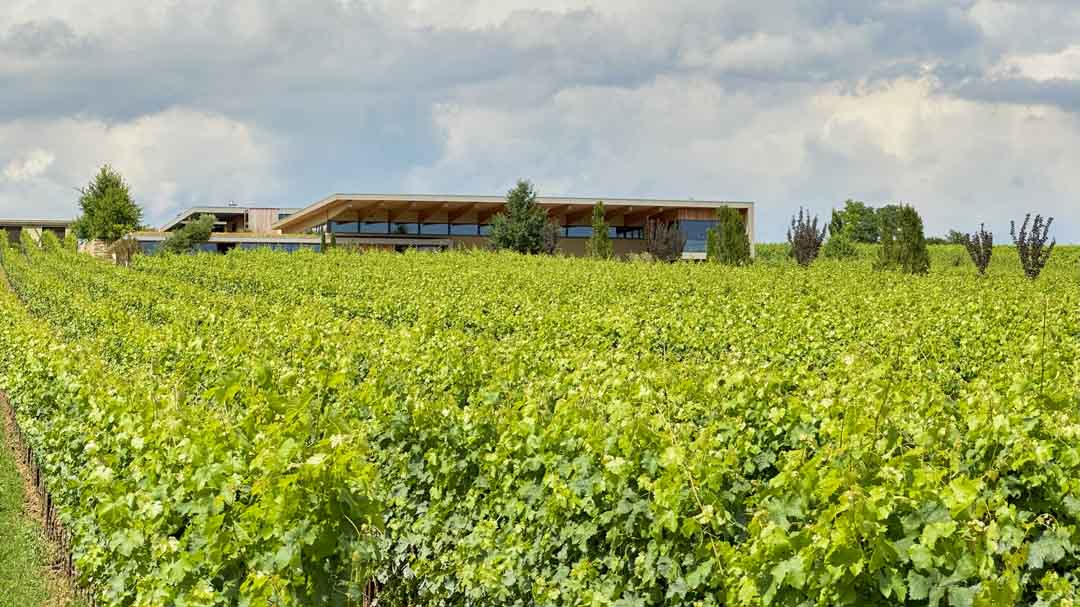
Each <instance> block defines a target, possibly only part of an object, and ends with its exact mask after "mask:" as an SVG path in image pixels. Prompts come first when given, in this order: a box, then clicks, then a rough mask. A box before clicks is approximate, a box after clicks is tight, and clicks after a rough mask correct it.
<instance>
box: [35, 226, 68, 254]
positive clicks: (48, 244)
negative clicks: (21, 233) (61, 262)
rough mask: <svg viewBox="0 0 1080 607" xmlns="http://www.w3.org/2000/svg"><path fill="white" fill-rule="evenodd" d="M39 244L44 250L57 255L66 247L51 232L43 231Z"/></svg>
mask: <svg viewBox="0 0 1080 607" xmlns="http://www.w3.org/2000/svg"><path fill="white" fill-rule="evenodd" d="M38 243H39V244H40V245H41V248H42V249H44V250H46V251H48V252H50V253H55V252H57V251H60V250H61V249H63V248H64V245H63V244H62V243H61V242H60V238H59V237H57V236H56V234H54V233H52V232H50V231H49V230H42V231H41V236H40V237H38Z"/></svg>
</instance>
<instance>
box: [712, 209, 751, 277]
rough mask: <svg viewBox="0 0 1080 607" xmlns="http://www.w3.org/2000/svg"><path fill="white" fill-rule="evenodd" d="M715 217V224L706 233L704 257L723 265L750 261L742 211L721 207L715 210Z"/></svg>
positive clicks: (737, 264) (748, 243) (738, 264)
mask: <svg viewBox="0 0 1080 607" xmlns="http://www.w3.org/2000/svg"><path fill="white" fill-rule="evenodd" d="M716 218H717V222H716V225H715V226H713V227H712V228H709V231H708V233H707V245H706V257H707V258H708V259H710V260H712V261H715V262H718V263H722V264H724V265H732V266H742V265H746V264H748V263H750V237H749V235H747V233H746V220H745V219H743V216H742V213H740V212H739V211H738V210H737V209H734V208H732V207H721V208H719V209H717V210H716Z"/></svg>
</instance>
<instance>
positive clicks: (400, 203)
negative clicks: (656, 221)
mask: <svg viewBox="0 0 1080 607" xmlns="http://www.w3.org/2000/svg"><path fill="white" fill-rule="evenodd" d="M597 201H603V203H604V207H605V208H607V209H608V210H609V211H610V210H615V209H619V208H626V207H629V209H627V210H628V211H633V210H635V209H659V210H669V209H716V208H720V207H735V208H746V209H749V208H752V207H753V206H754V203H752V202H744V201H712V200H667V199H646V198H604V197H596V198H584V197H560V196H538V197H537V198H536V202H537V204H538V205H539V206H541V207H543V208H545V209H548V210H549V211H551V210H556V209H557V210H559V211H561V212H566V213H574V214H577V213H585V212H587V211H589V210H591V209H592V207H593V205H594V204H596V202H597ZM505 203H506V199H505V198H504V197H502V196H454V195H436V194H333V195H331V196H328V197H326V198H324V199H322V200H320V201H318V202H316V203H314V204H312V205H310V206H308V207H305V208H303V209H301V210H299V211H297V212H295V213H293V214H292V215H290V216H288V217H286V218H284V219H282V220H281V221H278V222H277V223H275V224H273V226H272V227H273V228H274V229H275V230H280V231H281V232H285V233H289V232H292V233H297V232H304V231H307V230H310V229H311V228H313V227H315V226H318V225H321V224H324V223H326V222H328V221H330V220H332V219H334V218H336V217H338V216H340V215H342V214H343V213H347V212H348V211H350V210H357V211H374V210H377V211H389V212H394V211H399V212H406V211H407V212H416V213H425V212H435V211H436V210H438V211H441V212H445V213H446V214H447V217H448V222H449V223H454V222H455V221H454V214H455V211H460V210H468V211H470V212H471V211H476V212H478V213H480V214H484V215H488V216H490V215H493V214H494V213H497V212H499V211H500V210H502V208H503V206H504V205H505ZM458 217H459V218H460V215H459V216H458Z"/></svg>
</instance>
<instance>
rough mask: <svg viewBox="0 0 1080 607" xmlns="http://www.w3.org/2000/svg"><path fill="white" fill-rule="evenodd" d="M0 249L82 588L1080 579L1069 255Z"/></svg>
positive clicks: (226, 599)
mask: <svg viewBox="0 0 1080 607" xmlns="http://www.w3.org/2000/svg"><path fill="white" fill-rule="evenodd" d="M14 244H17V243H12V245H14ZM0 245H3V246H0V251H2V253H0V254H2V265H3V269H4V273H5V274H6V278H7V280H8V282H9V283H10V289H8V288H6V287H5V288H3V289H0V389H2V390H3V391H4V392H6V393H7V394H8V395H9V397H10V400H11V402H12V403H13V406H14V407H15V410H16V412H17V416H18V420H19V423H20V425H21V427H22V428H23V431H24V432H25V434H26V437H27V440H28V441H30V443H31V444H32V445H33V447H34V449H35V451H36V452H37V453H38V454H40V457H41V458H42V460H43V461H42V462H41V463H42V466H43V468H44V470H45V477H46V478H47V479H48V484H49V489H50V491H51V493H52V495H53V496H54V499H55V500H56V502H57V504H58V509H59V513H60V518H61V519H62V521H63V523H64V525H65V526H66V528H67V529H69V530H70V532H71V535H72V537H73V544H74V563H75V566H76V569H77V570H78V575H79V579H80V583H81V584H82V585H84V586H86V587H89V588H92V589H93V591H94V592H95V594H96V596H97V599H98V602H99V604H104V605H124V606H128V605H132V606H147V607H149V606H159V605H177V606H181V607H191V606H216V605H251V606H259V605H277V606H287V605H341V606H346V605H358V606H359V605H365V604H368V605H370V604H377V605H389V606H404V605H439V606H466V605H475V606H483V605H520V606H527V605H545V606H563V605H566V606H570V605H575V606H578V605H582V606H584V605H589V606H606V605H610V606H613V607H631V606H645V605H702V606H707V605H739V606H751V605H783V606H804V605H805V606H810V605H896V604H911V605H954V606H968V605H1031V604H1037V605H1046V606H1050V605H1061V606H1064V605H1073V604H1076V601H1078V600H1080V263H1078V262H1080V249H1077V248H1068V247H1062V248H1059V249H1058V250H1056V251H1055V253H1054V258H1053V259H1052V260H1051V262H1050V264H1049V266H1048V267H1047V268H1046V270H1045V271H1044V272H1043V274H1042V276H1041V277H1040V278H1039V279H1038V280H1035V281H1032V280H1028V279H1027V278H1026V277H1025V276H1024V274H1023V271H1022V270H1021V269H1020V264H1019V262H1018V261H1017V259H1016V253H1015V251H1013V250H1012V249H1010V248H1001V249H999V250H998V251H997V252H996V253H995V255H994V258H993V263H992V265H991V266H990V269H989V272H988V275H987V276H986V277H982V278H980V277H977V276H976V275H975V271H974V269H973V268H972V267H971V264H970V262H968V261H966V258H965V257H964V255H965V254H964V252H963V250H962V248H960V247H935V250H934V251H933V260H932V262H933V264H932V271H931V273H930V274H929V275H928V276H910V275H904V274H900V273H893V272H878V271H874V270H872V269H871V260H870V259H869V256H867V255H863V256H861V257H860V258H858V259H855V260H852V261H843V262H841V261H830V260H821V261H818V262H817V263H815V264H814V265H813V266H811V267H810V268H808V269H802V268H799V267H797V266H796V265H795V264H794V263H793V262H791V261H789V260H787V259H786V258H785V257H784V256H783V254H781V253H778V252H776V251H772V250H770V249H769V248H768V247H763V248H762V249H761V250H760V251H759V253H761V258H762V260H761V261H760V262H759V263H757V264H755V265H753V266H750V267H745V268H724V267H721V266H718V265H716V264H704V263H702V264H689V263H679V264H655V263H643V262H642V263H639V262H620V261H595V260H586V259H571V258H558V257H530V256H519V255H512V254H493V253H486V252H462V253H445V254H423V253H406V254H388V253H365V254H356V253H347V252H341V251H330V252H329V253H327V254H316V253H309V252H300V253H295V254H285V253H275V252H270V251H244V252H234V253H230V254H228V255H222V256H214V255H197V256H179V255H174V256H153V257H140V258H137V259H136V262H135V263H134V264H133V265H132V266H131V267H116V266H111V265H106V264H103V263H101V262H98V261H96V260H93V259H91V258H89V257H87V256H80V255H77V254H75V253H72V252H69V251H67V250H65V249H64V247H63V246H61V244H60V243H59V242H58V241H56V240H55V239H52V238H45V239H44V243H43V247H38V246H36V245H33V244H32V243H23V246H22V247H21V248H16V247H14V246H10V245H8V244H7V243H2V242H0Z"/></svg>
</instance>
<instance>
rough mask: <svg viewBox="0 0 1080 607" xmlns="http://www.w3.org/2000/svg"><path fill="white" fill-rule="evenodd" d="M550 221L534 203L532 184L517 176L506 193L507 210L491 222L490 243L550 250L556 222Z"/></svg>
mask: <svg viewBox="0 0 1080 607" xmlns="http://www.w3.org/2000/svg"><path fill="white" fill-rule="evenodd" d="M552 225H553V224H551V222H550V221H549V220H548V215H547V212H546V211H544V209H542V208H540V207H539V206H537V204H536V192H535V191H533V186H532V184H531V183H529V182H528V181H525V180H520V181H518V183H517V186H515V187H514V189H512V190H510V191H509V192H507V194H506V211H505V212H502V213H499V214H498V215H496V216H495V218H494V219H493V220H492V222H491V244H492V246H493V247H495V248H496V249H510V250H512V251H517V252H519V253H531V254H535V253H552V252H554V250H555V243H556V242H557V239H558V226H554V228H553V227H552Z"/></svg>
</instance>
